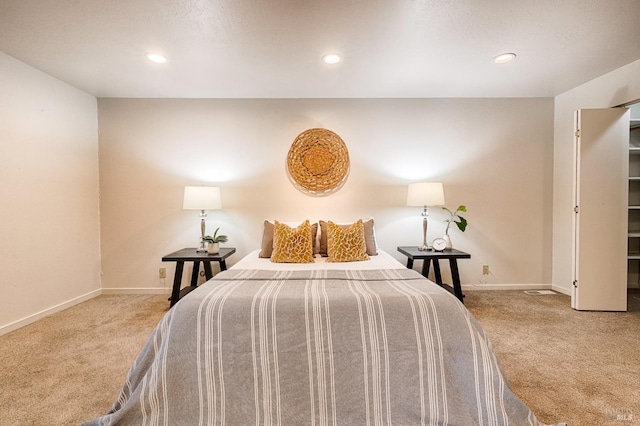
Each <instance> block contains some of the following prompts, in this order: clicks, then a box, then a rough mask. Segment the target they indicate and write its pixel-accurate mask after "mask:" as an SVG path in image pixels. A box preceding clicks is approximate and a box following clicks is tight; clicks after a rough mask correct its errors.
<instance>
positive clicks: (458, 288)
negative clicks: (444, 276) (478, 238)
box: [449, 259, 464, 303]
mask: <svg viewBox="0 0 640 426" xmlns="http://www.w3.org/2000/svg"><path fill="white" fill-rule="evenodd" d="M449 267H450V268H451V280H452V281H453V293H454V294H455V295H456V296H457V297H458V299H460V301H461V302H462V303H464V300H462V299H463V298H464V294H462V285H460V273H459V272H458V262H457V261H456V259H449Z"/></svg>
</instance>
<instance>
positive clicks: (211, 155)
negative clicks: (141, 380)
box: [98, 98, 553, 291]
mask: <svg viewBox="0 0 640 426" xmlns="http://www.w3.org/2000/svg"><path fill="white" fill-rule="evenodd" d="M98 106H99V107H98V110H99V128H100V187H101V201H102V202H101V217H102V219H101V225H102V234H101V235H102V267H103V274H104V275H103V281H102V285H103V288H105V289H107V291H108V289H118V288H120V289H132V288H138V289H143V290H142V291H144V289H154V288H158V287H162V286H170V285H171V278H170V277H172V274H173V270H174V264H172V263H165V264H163V263H162V262H161V261H160V259H161V257H162V256H163V255H164V254H167V253H169V252H171V251H174V250H177V249H180V248H182V247H188V246H191V247H194V246H195V245H196V244H197V242H198V235H199V219H198V212H196V211H183V210H182V195H183V187H184V186H185V185H198V184H206V185H218V186H221V187H222V198H223V210H220V211H213V212H209V217H208V229H209V230H211V231H212V230H213V229H214V228H215V227H217V226H221V227H222V231H223V232H224V233H225V234H228V235H229V236H230V241H229V243H228V245H229V246H234V247H236V248H237V249H238V252H237V254H236V255H234V256H233V257H232V258H230V259H229V263H230V264H233V263H234V262H235V261H237V260H238V259H239V258H240V257H241V256H244V255H245V254H246V253H248V252H249V251H251V250H253V249H255V248H258V247H259V244H260V238H261V232H262V220H263V219H264V218H275V219H279V220H283V221H292V220H298V219H305V218H310V219H318V218H322V219H330V220H339V221H347V220H355V219H357V218H359V217H363V218H367V217H370V216H373V217H374V218H375V219H376V229H377V235H378V241H379V244H380V245H381V247H382V248H383V249H385V250H386V251H388V252H390V253H392V254H394V256H396V257H397V258H398V259H402V257H401V256H400V255H399V253H397V252H396V246H398V245H417V244H419V243H420V242H421V240H422V238H421V232H422V228H421V218H420V209H419V208H411V207H406V205H405V202H406V199H405V197H406V185H407V184H408V183H409V182H415V181H424V180H434V181H442V182H444V185H445V195H446V200H447V205H448V206H449V207H452V208H455V207H456V206H457V205H458V204H466V205H467V207H468V210H469V211H468V213H467V214H466V215H465V216H466V217H467V219H468V220H469V224H470V225H469V228H468V229H467V232H465V233H464V234H462V233H460V232H459V231H458V230H457V229H456V230H454V231H452V240H453V243H454V246H455V247H457V248H459V249H461V250H465V251H468V252H469V253H471V254H472V258H471V259H470V260H463V261H460V263H459V266H460V269H461V277H462V281H463V284H474V283H475V284H480V281H481V280H482V279H483V276H482V264H489V265H490V268H491V270H492V272H493V275H490V276H489V277H487V278H486V284H488V285H491V284H523V285H525V286H528V287H531V286H534V285H536V284H546V285H547V286H548V285H550V283H551V229H552V228H551V202H552V198H551V189H552V181H551V175H552V173H551V170H552V165H553V158H552V154H553V146H552V141H553V100H552V99H550V98H549V99H420V100H415V99H414V100H411V99H406V100H393V99H387V100H366V99H362V100H344V99H343V100H340V99H334V100H212V99H198V100H189V99H155V100H148V99H146V100H145V99H99V100H98ZM312 127H325V128H328V129H330V130H332V131H334V132H336V133H338V134H339V135H340V136H341V137H342V138H343V140H344V141H345V143H346V144H347V147H348V149H349V153H350V156H351V171H350V175H349V178H348V181H347V183H346V184H345V185H344V187H343V188H342V189H341V190H340V191H338V192H337V193H335V194H333V195H330V196H327V197H310V196H308V195H305V194H303V193H301V192H299V191H298V190H297V189H295V188H294V186H293V185H292V184H291V182H290V181H289V179H288V177H287V174H286V167H285V159H286V155H287V152H288V150H289V147H290V146H291V143H292V142H293V140H294V139H295V137H296V136H297V135H298V134H299V133H300V132H302V131H304V130H306V129H309V128H312ZM444 218H445V216H444V215H443V212H442V210H440V209H432V213H431V220H430V233H429V239H430V240H431V239H433V238H434V237H436V236H441V234H442V231H443V228H444V225H443V219H444ZM403 261H404V260H403ZM163 266H164V267H167V272H168V278H167V279H166V282H163V281H162V280H160V279H159V278H158V268H160V267H163ZM443 269H446V270H448V267H445V268H443Z"/></svg>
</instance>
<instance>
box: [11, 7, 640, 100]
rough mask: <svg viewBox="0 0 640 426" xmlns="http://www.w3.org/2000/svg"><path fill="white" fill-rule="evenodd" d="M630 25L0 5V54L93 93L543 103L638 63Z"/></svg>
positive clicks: (402, 10) (601, 12)
mask: <svg viewBox="0 0 640 426" xmlns="http://www.w3.org/2000/svg"><path fill="white" fill-rule="evenodd" d="M638 18H640V0H368V1H358V0H327V1H310V0H273V1H264V0H164V1H158V0H0V51H2V52H4V53H6V54H8V55H11V56H13V57H15V58H17V59H19V60H21V61H23V62H25V63H27V64H29V65H31V66H33V67H35V68H38V69H40V70H42V71H44V72H46V73H47V74H50V75H52V76H54V77H56V78H58V79H60V80H62V81H65V82H67V83H69V84H71V85H73V86H75V87H78V88H80V89H82V90H84V91H86V92H88V93H91V94H93V95H96V96H98V97H190V98H201V97H202V98H318V97H319V98H327V97H328V98H333V97H337V98H345V97H347V98H361V97H512V96H518V97H519V96H527V97H528V96H542V97H548V96H555V95H557V94H559V93H562V92H564V91H566V90H568V89H571V88H573V87H575V86H578V85H580V84H582V83H585V82H586V81H589V80H591V79H593V78H595V77H597V76H599V75H602V74H604V73H606V72H609V71H611V70H613V69H616V68H618V67H620V66H622V65H626V64H628V63H631V62H633V61H635V60H637V59H640V23H638ZM150 51H154V52H160V53H163V54H164V55H166V56H167V58H168V62H167V63H166V64H164V65H156V64H152V63H150V62H148V61H147V60H146V59H145V58H144V54H145V53H146V52H150ZM328 52H337V53H339V54H341V55H342V57H343V60H342V61H341V62H340V63H338V64H337V65H333V66H330V65H326V64H324V63H322V62H321V60H320V58H321V56H322V55H324V54H325V53H328ZM502 52H515V53H517V54H518V57H517V59H516V60H515V61H513V62H511V63H508V64H504V65H496V64H494V63H493V62H492V61H491V58H492V57H494V56H496V55H497V54H499V53H502ZM0 69H1V68H0Z"/></svg>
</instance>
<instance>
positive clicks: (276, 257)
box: [271, 220, 314, 263]
mask: <svg viewBox="0 0 640 426" xmlns="http://www.w3.org/2000/svg"><path fill="white" fill-rule="evenodd" d="M271 261H272V262H274V263H313V262H314V260H313V238H312V235H311V225H310V224H309V221H308V220H305V221H304V222H303V223H302V224H301V225H300V226H298V227H297V228H292V227H290V226H289V225H285V224H284V223H280V222H278V221H277V220H276V223H275V225H274V227H273V253H272V254H271Z"/></svg>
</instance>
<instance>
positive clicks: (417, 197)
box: [407, 182, 444, 251]
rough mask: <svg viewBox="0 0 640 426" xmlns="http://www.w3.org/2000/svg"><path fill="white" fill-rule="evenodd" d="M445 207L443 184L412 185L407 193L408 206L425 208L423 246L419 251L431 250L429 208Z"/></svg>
mask: <svg viewBox="0 0 640 426" xmlns="http://www.w3.org/2000/svg"><path fill="white" fill-rule="evenodd" d="M442 205H444V188H443V185H442V183H441V182H418V183H410V184H409V189H408V191H407V206H423V207H424V210H423V211H422V218H423V219H422V233H423V235H422V246H420V247H419V250H422V251H425V250H431V248H430V247H429V245H428V244H427V225H428V223H427V218H428V217H429V206H442Z"/></svg>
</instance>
